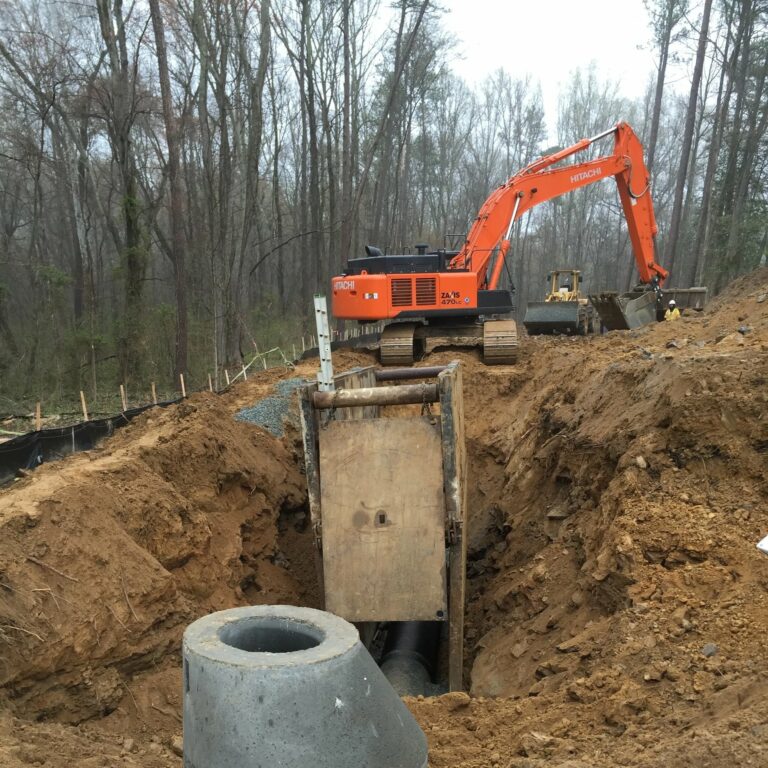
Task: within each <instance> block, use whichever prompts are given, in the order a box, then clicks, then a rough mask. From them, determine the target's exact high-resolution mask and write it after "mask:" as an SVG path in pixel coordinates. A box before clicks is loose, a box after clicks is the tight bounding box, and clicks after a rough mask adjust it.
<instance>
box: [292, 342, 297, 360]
mask: <svg viewBox="0 0 768 768" xmlns="http://www.w3.org/2000/svg"><path fill="white" fill-rule="evenodd" d="M291 350H292V354H293V357H292V358H291V360H292V361H293V362H294V363H295V362H296V345H295V344H291Z"/></svg>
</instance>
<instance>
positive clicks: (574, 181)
mask: <svg viewBox="0 0 768 768" xmlns="http://www.w3.org/2000/svg"><path fill="white" fill-rule="evenodd" d="M611 135H612V136H613V139H614V145H613V152H612V153H611V154H610V155H606V156H604V157H599V158H597V159H595V160H586V161H584V162H581V163H572V164H568V165H560V166H557V164H558V163H560V162H561V161H562V160H565V159H566V158H568V157H570V156H571V155H575V154H576V153H577V152H581V151H583V150H585V149H586V148H587V147H589V146H590V145H591V144H592V143H594V142H595V141H598V140H599V139H602V138H605V137H607V136H611ZM555 166H557V167H555ZM609 177H613V178H614V179H615V181H616V186H617V187H618V191H619V198H620V199H621V204H622V207H623V209H624V215H625V216H626V219H627V227H628V229H629V237H630V240H631V243H632V250H633V252H634V256H635V262H636V264H637V271H638V273H639V276H640V280H641V282H642V283H644V284H645V286H646V287H647V289H648V291H649V292H650V295H648V296H647V299H645V300H643V302H642V303H643V304H644V306H648V305H649V304H652V305H653V312H652V314H654V313H655V309H656V305H657V303H658V301H659V297H660V294H661V286H662V285H663V284H664V281H665V280H666V278H667V275H668V273H667V271H666V270H665V269H664V268H663V267H661V266H660V265H659V264H657V263H656V260H655V258H654V246H653V237H654V235H655V234H656V229H657V227H656V218H655V216H654V213H653V202H652V200H651V193H650V175H649V173H648V169H647V168H646V166H645V162H644V161H643V147H642V144H641V143H640V140H639V139H638V138H637V136H636V135H635V133H634V131H633V130H632V129H631V128H630V127H629V125H627V124H626V123H618V124H617V125H616V126H614V127H613V128H610V129H609V130H607V131H604V132H603V133H600V134H598V135H597V136H593V137H592V138H590V139H582V140H581V141H579V142H577V143H576V144H574V145H573V146H571V147H568V148H566V149H562V150H560V151H559V152H555V153H553V154H551V155H547V156H545V157H542V158H540V159H539V160H536V161H534V162H533V163H531V164H530V165H528V166H527V167H525V168H523V170H522V171H520V172H518V173H516V174H515V175H514V176H512V177H511V178H510V179H509V180H508V181H507V182H506V183H505V184H503V185H502V186H500V187H499V188H498V189H496V190H494V191H493V192H492V193H491V195H490V196H489V197H488V199H487V200H486V201H485V203H484V204H483V206H482V208H481V209H480V212H479V213H478V215H477V218H476V219H475V221H474V223H473V225H472V228H471V229H470V232H469V235H468V236H467V239H466V241H465V242H464V245H463V247H462V248H461V250H459V251H452V252H449V251H445V250H438V251H435V252H430V253H428V252H427V246H416V248H417V253H416V254H413V255H395V256H391V255H384V254H383V253H382V252H381V251H380V250H379V249H378V248H374V247H372V246H366V254H367V255H366V256H364V257H361V258H354V259H349V261H348V262H347V268H346V271H345V272H344V274H342V275H340V276H338V277H334V278H333V280H332V285H331V290H332V307H333V314H334V316H335V317H336V318H340V319H349V320H358V321H359V322H361V323H373V322H378V321H381V320H394V321H395V322H391V323H390V324H389V325H387V326H385V328H384V330H383V332H382V335H381V347H380V357H381V362H382V363H383V364H385V365H404V364H406V365H407V364H410V363H412V362H413V359H414V354H420V353H421V352H430V351H432V350H433V349H435V348H437V347H440V346H481V347H482V348H483V357H484V360H485V362H486V363H488V364H506V363H514V362H515V360H516V358H517V327H516V324H515V321H514V320H512V319H511V318H510V313H511V312H512V310H513V305H512V293H511V291H509V290H504V289H501V288H499V280H500V278H501V274H502V269H503V268H504V264H505V259H506V257H507V254H508V252H509V242H510V236H511V233H512V226H513V224H514V223H515V221H517V219H519V218H520V217H521V216H522V215H523V214H524V213H525V212H526V211H528V210H530V209H531V208H533V207H534V206H536V205H538V204H539V203H543V202H546V201H547V200H551V199H552V198H554V197H558V196H560V195H563V194H565V193H566V192H571V191H572V190H575V189H579V188H580V187H585V186H587V185H588V184H593V183H595V182H598V181H601V180H602V179H606V178H609ZM624 309H626V307H625V308H624ZM627 327H633V326H632V324H631V323H630V324H629V325H627Z"/></svg>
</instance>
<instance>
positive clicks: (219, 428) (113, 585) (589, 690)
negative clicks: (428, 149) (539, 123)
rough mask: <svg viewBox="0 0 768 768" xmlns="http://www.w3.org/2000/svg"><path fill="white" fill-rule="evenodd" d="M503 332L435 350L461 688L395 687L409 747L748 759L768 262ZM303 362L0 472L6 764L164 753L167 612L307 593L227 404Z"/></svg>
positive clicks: (295, 452) (436, 752) (631, 759)
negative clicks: (464, 474) (453, 396)
mask: <svg viewBox="0 0 768 768" xmlns="http://www.w3.org/2000/svg"><path fill="white" fill-rule="evenodd" d="M739 329H741V330H739ZM523 349H524V351H523V353H522V355H521V359H520V361H519V363H518V365H516V366H514V367H498V368H488V367H485V366H483V365H482V364H481V363H480V362H479V360H478V359H477V358H476V357H475V356H474V355H472V354H468V353H461V352H456V351H445V352H441V353H438V354H436V355H433V356H432V357H431V358H430V360H429V363H430V364H433V363H435V362H440V361H447V360H450V359H460V360H461V362H462V364H463V366H464V383H465V403H466V406H465V409H466V413H467V439H468V453H469V457H470V473H469V483H470V488H469V491H470V516H471V519H470V555H469V556H470V562H469V570H468V576H469V595H468V605H467V620H468V629H467V646H466V656H467V665H466V675H467V684H468V688H469V689H470V691H471V695H467V694H448V695H445V696H441V697H437V698H432V699H411V700H409V701H408V705H409V706H410V707H411V709H412V711H413V712H414V714H415V715H416V717H417V718H418V720H419V722H420V723H421V725H422V727H423V728H424V730H425V732H426V733H427V737H428V739H429V743H430V765H431V766H433V768H448V767H449V766H450V767H451V768H454V767H456V768H459V767H462V768H475V767H478V768H479V767H480V766H501V767H502V768H513V767H514V768H523V767H526V768H532V767H533V766H542V767H543V766H544V765H546V766H547V767H548V768H587V767H590V768H591V767H592V766H606V767H607V766H648V767H649V768H650V766H658V765H665V766H668V768H682V766H712V768H715V767H716V766H717V767H720V766H726V767H727V766H749V765H751V766H768V673H767V672H766V652H765V648H766V641H765V637H766V627H767V626H768V602H767V601H766V591H767V590H768V556H765V555H762V554H761V553H760V552H759V551H758V550H757V549H756V547H755V544H756V542H757V541H758V540H759V539H760V538H762V537H763V536H765V535H766V533H768V502H767V501H766V499H768V479H767V477H768V474H767V471H768V270H766V269H763V270H761V271H758V272H755V273H753V274H751V275H748V276H746V277H744V278H742V279H741V280H739V281H737V282H736V283H734V284H733V285H732V286H731V287H730V288H729V289H728V291H727V292H726V293H725V294H723V295H721V296H720V297H719V298H718V299H717V300H716V301H714V302H713V303H712V305H711V306H710V308H709V309H708V311H707V312H706V313H704V314H702V315H698V316H690V317H688V316H686V317H683V318H682V319H681V320H680V321H678V322H676V323H669V324H660V325H657V326H654V327H651V328H644V329H641V330H638V331H632V332H628V333H609V334H606V335H605V336H602V337H594V338H574V339H571V338H543V337H538V338H533V339H525V340H524V347H523ZM371 360H372V358H371V357H370V356H368V355H367V354H365V353H359V352H341V353H338V354H337V355H335V357H334V362H335V365H336V367H337V368H338V369H345V368H349V367H352V366H354V365H360V364H370V362H371ZM315 364H316V361H309V362H306V363H302V364H301V365H300V366H298V368H297V370H290V371H288V370H282V371H280V370H271V371H268V372H265V373H264V374H261V375H260V376H257V377H255V378H254V377H252V378H249V380H248V381H247V382H245V383H242V384H240V385H239V386H237V387H234V388H233V389H232V390H230V391H229V392H227V393H225V394H223V395H221V396H213V395H195V396H193V397H191V398H189V399H188V400H187V401H185V402H184V403H183V404H181V405H179V406H175V407H171V408H168V409H166V410H163V411H159V410H158V411H155V412H151V413H148V414H147V415H145V416H143V417H141V418H140V419H138V420H137V421H136V422H135V423H133V424H132V425H131V426H129V427H127V428H125V429H124V430H122V431H121V432H120V433H119V434H118V435H116V436H115V437H114V438H112V439H111V440H109V441H108V442H105V443H104V444H103V445H102V446H101V447H100V448H99V449H97V450H94V451H90V452H88V453H83V454H79V455H76V456H72V457H70V458H68V459H67V460H65V461H62V462H60V463H57V464H51V465H48V466H44V467H41V468H40V469H39V470H38V471H36V472H35V473H34V475H33V476H32V477H30V478H26V479H23V480H20V481H19V482H17V483H16V484H15V485H14V486H13V487H11V488H9V489H7V490H4V491H2V492H0V696H1V697H2V698H1V699H0V765H2V766H8V767H9V768H19V767H20V766H27V765H42V766H49V767H50V768H60V767H61V768H64V766H67V768H69V767H70V766H72V765H77V766H111V765H122V766H148V767H149V768H153V767H154V766H179V765H180V758H179V757H178V755H177V752H178V748H179V743H180V742H179V738H178V737H179V736H180V734H181V709H180V703H181V702H180V684H179V669H180V657H179V643H180V638H181V634H182V632H183V629H184V627H185V626H186V625H187V624H188V623H189V622H190V621H191V620H193V619H194V618H195V617H197V616H199V615H202V614H205V613H208V612H210V611H214V610H219V609H222V608H226V607H230V606H233V605H243V604H253V603H277V602H282V603H293V604H301V605H312V606H319V605H320V596H319V594H318V589H317V583H316V580H315V576H314V563H313V552H312V544H311V538H310V535H309V531H308V528H307V512H306V496H305V490H304V482H303V477H302V475H301V472H300V451H299V443H298V434H297V432H296V428H295V426H293V425H291V424H289V425H288V426H287V428H286V435H285V437H284V438H282V439H278V438H275V437H273V436H272V435H271V434H269V433H268V432H266V431H265V430H263V429H261V428H260V427H258V426H255V425H253V424H248V423H244V422H239V421H235V419H234V418H233V415H234V414H235V413H236V412H237V411H239V410H240V409H242V408H245V407H249V406H252V405H254V403H256V402H257V401H259V400H260V399H262V398H264V397H266V396H267V395H270V394H272V393H273V391H274V385H275V384H276V383H277V382H278V381H279V380H280V379H283V378H290V377H295V376H304V377H307V378H309V377H311V376H313V375H314V368H315ZM174 750H176V751H174Z"/></svg>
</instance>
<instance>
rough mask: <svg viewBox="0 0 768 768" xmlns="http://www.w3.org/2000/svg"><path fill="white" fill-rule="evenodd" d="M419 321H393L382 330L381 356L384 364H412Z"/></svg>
mask: <svg viewBox="0 0 768 768" xmlns="http://www.w3.org/2000/svg"><path fill="white" fill-rule="evenodd" d="M417 326H418V324H417V323H392V324H391V325H388V326H386V327H385V328H384V330H383V331H382V332H381V346H380V347H379V358H380V360H381V364H382V365H411V364H412V363H413V337H414V334H415V333H416V328H417Z"/></svg>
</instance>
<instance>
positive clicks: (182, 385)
mask: <svg viewBox="0 0 768 768" xmlns="http://www.w3.org/2000/svg"><path fill="white" fill-rule="evenodd" d="M179 382H180V383H181V396H182V397H186V396H187V388H186V387H185V386H184V374H183V373H180V374H179Z"/></svg>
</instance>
